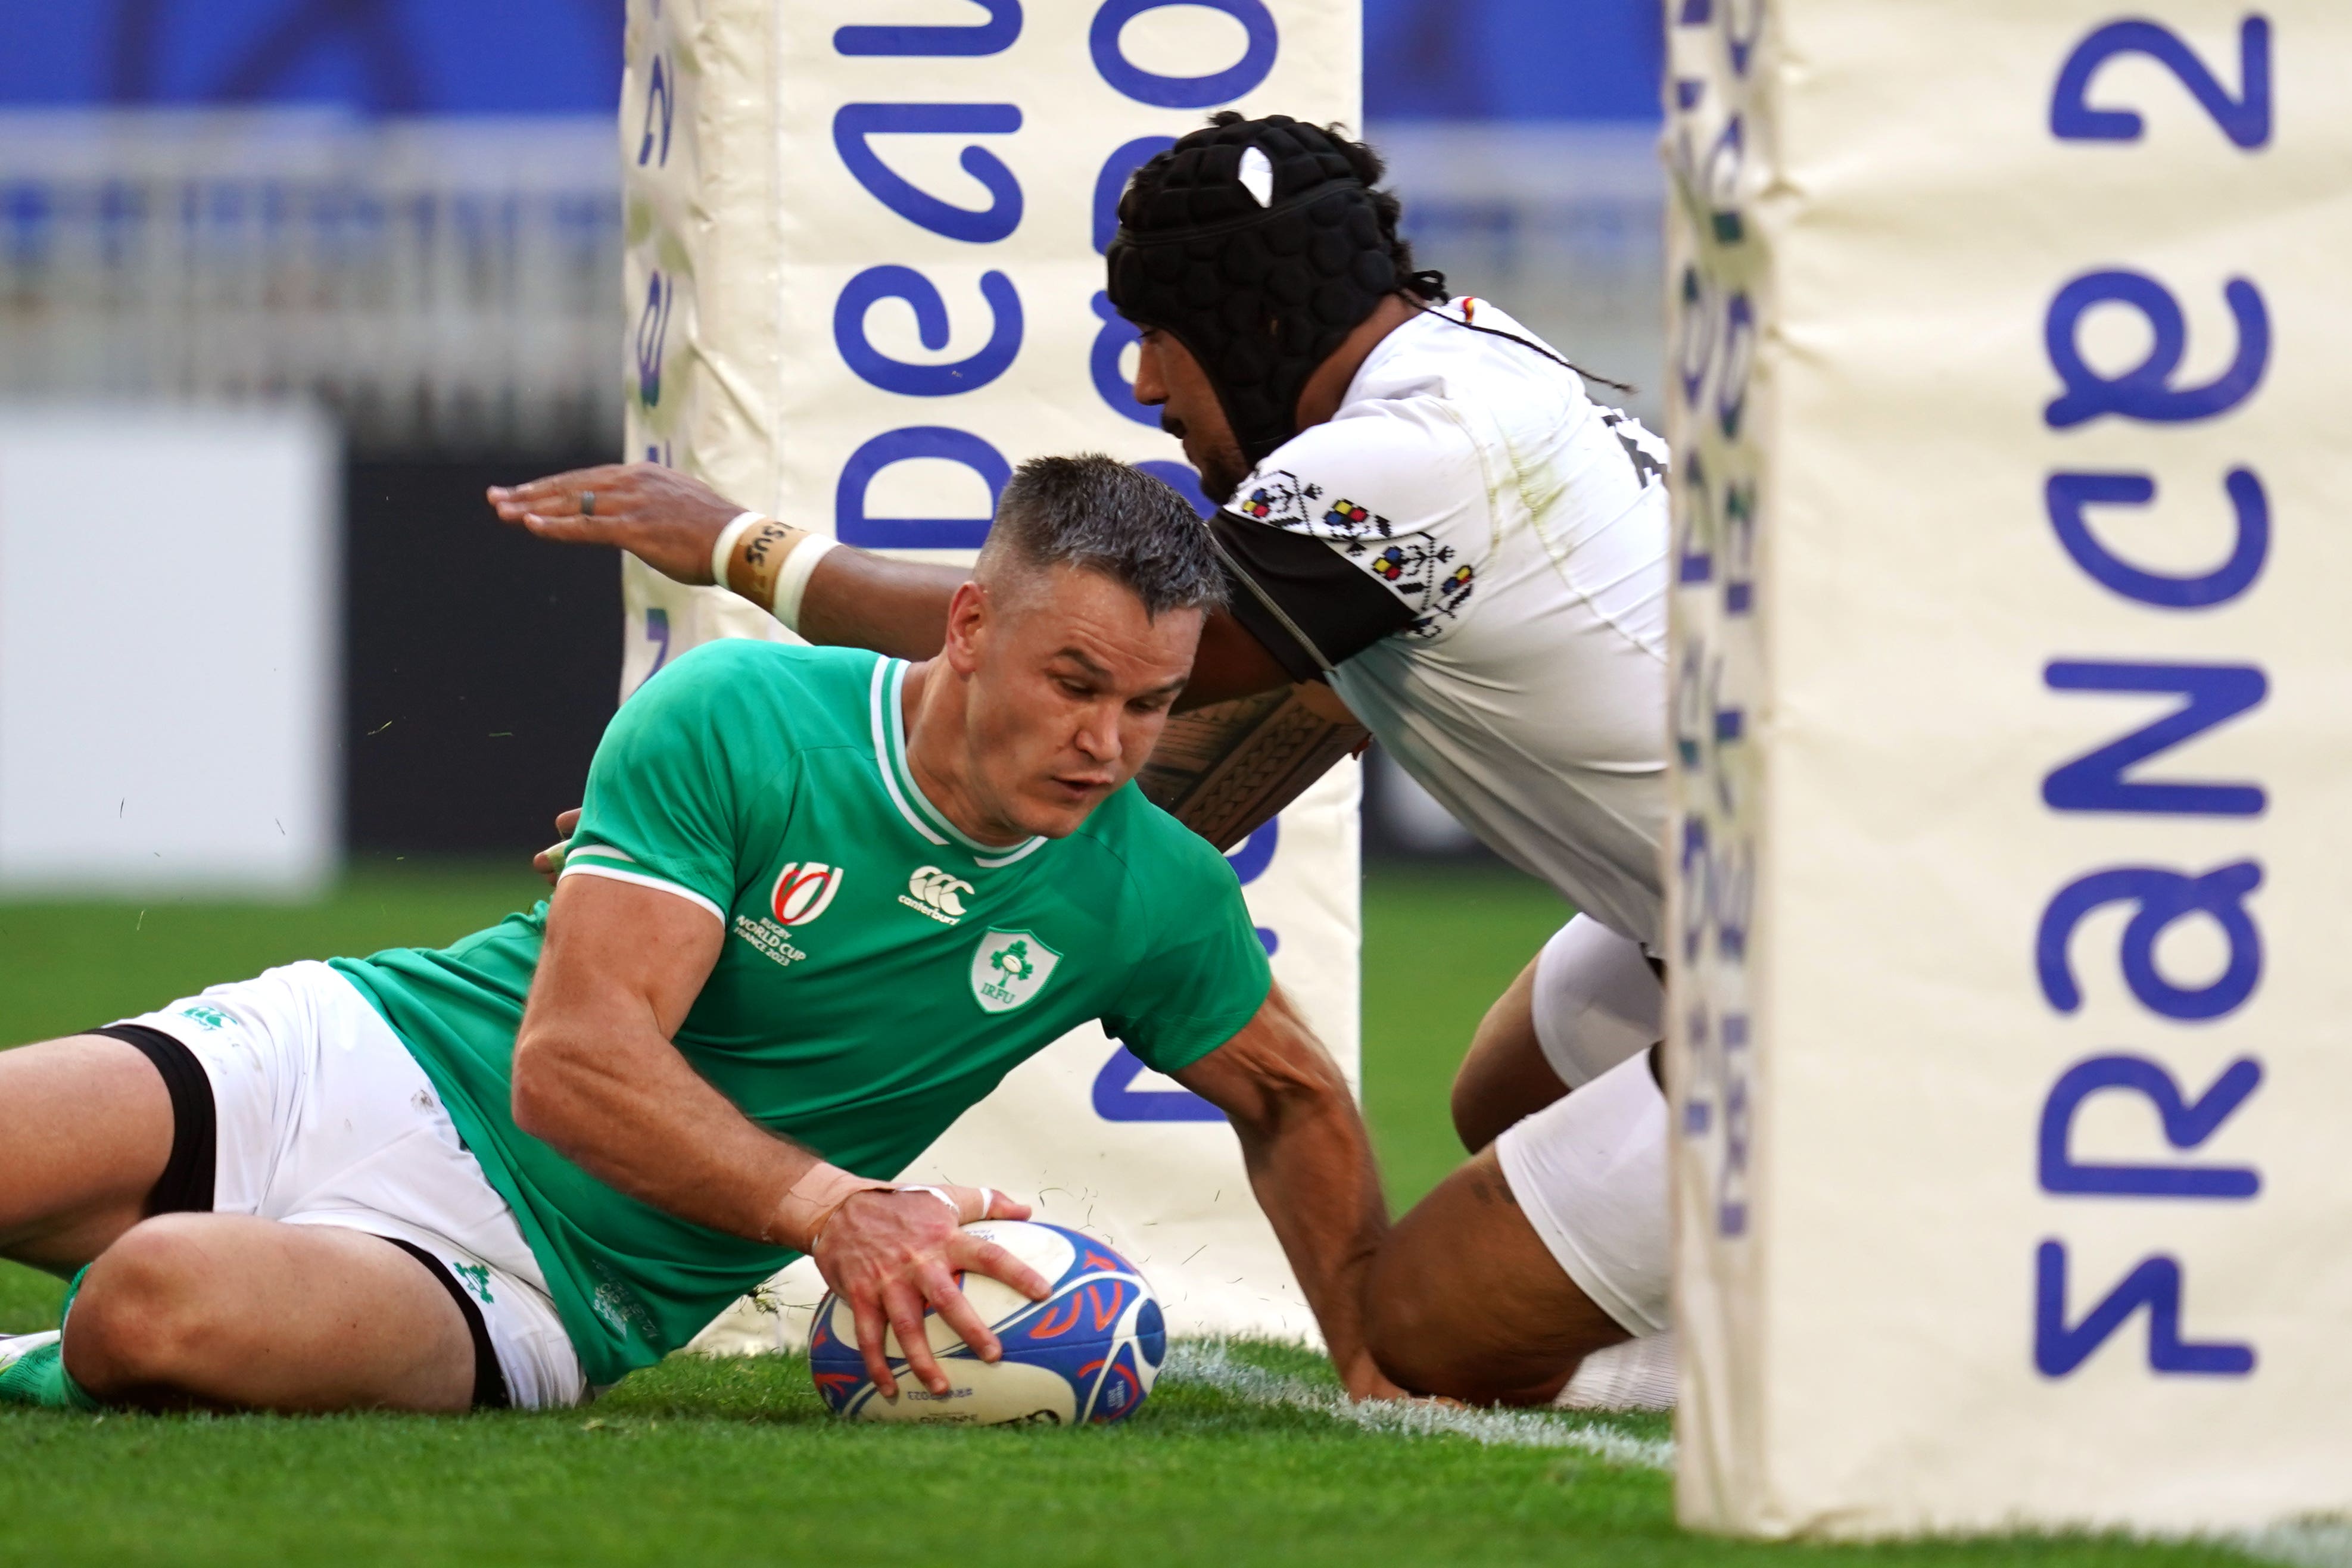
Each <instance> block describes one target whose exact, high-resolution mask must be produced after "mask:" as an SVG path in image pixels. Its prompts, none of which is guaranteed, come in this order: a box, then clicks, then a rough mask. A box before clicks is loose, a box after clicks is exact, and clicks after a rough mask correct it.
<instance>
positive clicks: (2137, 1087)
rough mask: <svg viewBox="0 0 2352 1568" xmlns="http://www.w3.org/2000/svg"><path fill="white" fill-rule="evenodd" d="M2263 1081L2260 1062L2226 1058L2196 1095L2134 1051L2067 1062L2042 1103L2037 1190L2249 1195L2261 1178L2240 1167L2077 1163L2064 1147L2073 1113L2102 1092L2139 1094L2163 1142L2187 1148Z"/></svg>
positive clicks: (2257, 1188)
mask: <svg viewBox="0 0 2352 1568" xmlns="http://www.w3.org/2000/svg"><path fill="white" fill-rule="evenodd" d="M2262 1081H2263V1070H2262V1067H2261V1065H2260V1064H2259V1063H2257V1062H2254V1061H2249V1060H2246V1059H2243V1058H2242V1059H2240V1060H2239V1061H2233V1062H2231V1064H2230V1066H2229V1069H2228V1070H2227V1071H2224V1072H2223V1073H2222V1074H2221V1077H2219V1078H2217V1079H2215V1080H2214V1081H2213V1086H2212V1087H2211V1088H2210V1089H2208V1090H2207V1091H2205V1093H2204V1095H2203V1097H2202V1098H2200V1099H2199V1100H2197V1101H2196V1102H2195V1103H2190V1102H2189V1101H2188V1100H2186V1099H2184V1098H2183V1097H2182V1095H2181V1092H2180V1085H2179V1082H2177V1081H2175V1079H2174V1078H2173V1076H2172V1074H2171V1073H2169V1072H2168V1071H2165V1070H2164V1069H2163V1068H2161V1067H2159V1066H2158V1065H2157V1064H2156V1063H2155V1062H2153V1061H2148V1060H2147V1058H2145V1057H2139V1056H2096V1057H2093V1058H2092V1059H2091V1060H2090V1061H2078V1062H2076V1063H2075V1064H2074V1066H2072V1067H2070V1068H2068V1069H2067V1070H2066V1071H2065V1072H2064V1074H2063V1075H2062V1076H2061V1077H2060V1078H2059V1080H2058V1083H2057V1086H2056V1087H2055V1088H2053V1089H2052V1090H2051V1091H2050V1098H2049V1100H2048V1101H2047V1102H2045V1103H2043V1105H2042V1191H2044V1192H2065V1193H2096V1194H2099V1195H2101V1196H2104V1197H2219V1198H2234V1199H2242V1198H2250V1197H2253V1196H2254V1195H2255V1194H2256V1193H2258V1192H2260V1191H2261V1190H2262V1186H2263V1180H2262V1177H2261V1176H2258V1175H2257V1174H2255V1172H2254V1171H2253V1170H2252V1169H2251V1168H2249V1167H2247V1166H2106V1165H2100V1166H2094V1165H2080V1164H2077V1163H2076V1162H2075V1160H2074V1155H2072V1154H2071V1153H2070V1152H2069V1147H2070V1142H2071V1139H2072V1135H2073V1133H2074V1113H2075V1112H2076V1111H2077V1110H2079V1109H2081V1108H2082V1104H2083V1102H2084V1101H2085V1100H2087V1099H2089V1098H2090V1097H2091V1096H2092V1095H2094V1094H2096V1093H2098V1092H2101V1091H2102V1090H2109V1089H2128V1090H2131V1091H2133V1092H2136V1093H2138V1094H2142V1095H2145V1096H2146V1097H2147V1100H2148V1102H2149V1103H2151V1104H2153V1105H2154V1106H2155V1107H2156V1113H2157V1115H2158V1117H2159V1118H2160V1119H2161V1120H2162V1121H2163V1123H2164V1138H2165V1142H2167V1143H2168V1144H2170V1145H2172V1146H2173V1147H2174V1148H2176V1149H2193V1148H2196V1147H2197V1146H2198V1145H2200V1144H2202V1143H2204V1142H2205V1140H2207V1139H2208V1138H2210V1137H2211V1136H2212V1135H2213V1134H2214V1133H2215V1132H2217V1131H2219V1130H2220V1128H2221V1124H2222V1123H2223V1122H2225V1121H2227V1120H2229V1118H2230V1115H2231V1113H2232V1112H2234V1111H2236V1110H2237V1108H2238V1107H2239V1106H2241V1105H2242V1104H2244V1103H2246V1097H2247V1096H2248V1095H2250V1094H2252V1092H2254V1089H2255V1087H2256V1086H2257V1085H2259V1084H2260V1083H2261V1082H2262Z"/></svg>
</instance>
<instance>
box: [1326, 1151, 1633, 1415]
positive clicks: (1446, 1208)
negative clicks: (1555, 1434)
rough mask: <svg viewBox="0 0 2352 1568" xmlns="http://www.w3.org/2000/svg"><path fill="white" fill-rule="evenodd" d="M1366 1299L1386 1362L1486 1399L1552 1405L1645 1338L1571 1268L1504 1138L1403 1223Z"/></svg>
mask: <svg viewBox="0 0 2352 1568" xmlns="http://www.w3.org/2000/svg"><path fill="white" fill-rule="evenodd" d="M1366 1297H1367V1305H1368V1317H1369V1333H1370V1341H1371V1352H1372V1358H1373V1360H1375V1361H1377V1362H1378V1363H1379V1364H1380V1367H1381V1371H1382V1372H1385V1373H1387V1374H1388V1375H1389V1377H1390V1378H1391V1380H1393V1381H1394V1382H1396V1383H1397V1384H1399V1385H1402V1386H1403V1387H1406V1388H1410V1389H1412V1391H1413V1392H1415V1393H1417V1394H1439V1395H1445V1396H1450V1397H1452V1398H1455V1399H1465V1400H1468V1401H1470V1402H1471V1403H1473V1404H1478V1405H1491V1404H1502V1405H1548V1404H1549V1403H1550V1402H1551V1400H1552V1399H1553V1397H1554V1396H1557V1395H1558V1394H1559V1391H1560V1389H1562V1388H1563V1387H1565V1386H1566V1385H1567V1384H1568V1380H1569V1378H1570V1376H1571V1375H1574V1373H1575V1371H1576V1365H1577V1363H1579V1362H1580V1361H1581V1360H1583V1359H1584V1357H1586V1356H1587V1355H1589V1354H1591V1353H1592V1352H1594V1351H1596V1350H1599V1349H1601V1348H1602V1347H1603V1346H1605V1345H1612V1344H1615V1343H1619V1342H1620V1341H1622V1340H1626V1339H1630V1338H1632V1337H1633V1336H1632V1335H1630V1334H1628V1333H1626V1332H1625V1330H1624V1329H1623V1328H1622V1327H1620V1326H1619V1325H1618V1323H1617V1322H1616V1321H1615V1320H1614V1319H1612V1317H1610V1316H1609V1314H1608V1313H1606V1312H1602V1311H1601V1309H1600V1308H1599V1307H1597V1306H1595V1305H1594V1304H1593V1303H1592V1300H1591V1298H1590V1297H1589V1296H1587V1295H1586V1294H1585V1293H1584V1292H1583V1291H1580V1290H1579V1289H1578V1288H1577V1285H1576V1282H1575V1281H1572V1280H1570V1278H1569V1277H1568V1276H1567V1274H1565V1273H1563V1272H1562V1271H1561V1270H1560V1266H1559V1263H1558V1262H1557V1261H1556V1260H1554V1259H1553V1258H1552V1255H1551V1252H1550V1249H1548V1248H1547V1247H1545V1245H1544V1243H1543V1239H1542V1238H1541V1237H1539V1236H1538V1235H1537V1234H1536V1230H1535V1227H1534V1226H1532V1225H1530V1224H1529V1223H1528V1218H1527V1216H1526V1215H1525V1214H1524V1213H1522V1212H1521V1211H1520V1208H1519V1206H1518V1202H1517V1199H1515V1198H1514V1197H1512V1196H1511V1186H1510V1183H1509V1182H1508V1181H1507V1180H1506V1179H1505V1178H1504V1176H1503V1171H1502V1167H1501V1166H1500V1165H1499V1164H1497V1163H1496V1158H1495V1152H1494V1150H1493V1149H1492V1148H1488V1149H1486V1151H1484V1152H1483V1153H1481V1154H1478V1155H1475V1156H1474V1157H1473V1158H1471V1159H1470V1160H1469V1161H1467V1162H1466V1163H1465V1164H1464V1165H1463V1166H1461V1167H1460V1168H1459V1169H1457V1170H1455V1171H1454V1174H1453V1175H1452V1176H1447V1177H1446V1178H1445V1179H1444V1181H1443V1182H1440V1183H1439V1184H1438V1186H1437V1189H1436V1190H1435V1191H1434V1192H1432V1193H1431V1194H1430V1195H1429V1196H1428V1197H1425V1198H1423V1199H1422V1200H1421V1202H1420V1204H1419V1205H1417V1206H1416V1207H1414V1208H1413V1210H1412V1213H1410V1214H1408V1215H1406V1216H1405V1217H1404V1218H1402V1219H1401V1220H1399V1221H1398V1222H1397V1225H1396V1228H1395V1229H1393V1230H1392V1231H1391V1232H1390V1233H1389V1239H1388V1241H1387V1242H1386V1243H1385V1244H1384V1245H1383V1246H1382V1247H1381V1251H1380V1256H1379V1257H1378V1258H1376V1259H1375V1260H1373V1263H1372V1270H1371V1277H1370V1282H1369V1285H1368V1287H1367V1290H1366Z"/></svg>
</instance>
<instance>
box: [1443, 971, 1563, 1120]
mask: <svg viewBox="0 0 2352 1568" xmlns="http://www.w3.org/2000/svg"><path fill="white" fill-rule="evenodd" d="M1538 961H1539V960H1538V959H1534V958H1530V959H1528V967H1526V968H1524V969H1522V970H1520V971H1519V977H1518V978H1517V979H1516V980H1513V981H1512V982H1511V984H1510V988H1508V989H1507V990H1506V991H1504V993H1503V994H1502V996H1501V997H1499V998H1496V1002H1495V1005H1494V1006H1493V1007H1491V1008H1488V1009H1486V1017H1485V1018H1484V1019H1480V1020H1479V1023H1478V1032H1477V1034H1475V1036H1473V1037H1472V1039H1471V1041H1470V1051H1469V1054H1468V1055H1466V1056H1465V1057H1464V1058H1463V1059H1462V1067H1461V1071H1458V1072H1456V1073H1455V1074H1454V1132H1455V1134H1458V1135H1459V1136H1460V1138H1461V1139H1462V1146H1463V1147H1464V1148H1465V1149H1467V1150H1468V1151H1469V1152H1470V1153H1472V1154H1474V1155H1475V1154H1476V1153H1477V1152H1478V1151H1479V1150H1481V1149H1483V1148H1485V1147H1486V1145H1489V1144H1491V1143H1493V1142H1494V1141H1495V1140H1496V1138H1498V1137H1501V1136H1502V1135H1503V1129H1504V1128H1506V1127H1508V1126H1509V1125H1510V1124H1512V1123H1514V1122H1517V1120H1519V1119H1520V1118H1521V1117H1523V1116H1531V1115H1533V1114H1534V1113H1536V1112H1538V1111H1540V1110H1542V1109H1543V1108H1544V1107H1545V1106H1547V1105H1549V1104H1550V1103H1552V1102H1553V1101H1555V1100H1557V1099H1559V1097H1560V1096H1561V1095H1563V1094H1565V1093H1567V1092H1568V1085H1567V1084H1565V1083H1563V1082H1560V1081H1559V1073H1557V1072H1555V1071H1552V1067H1551V1063H1550V1062H1549V1061H1545V1060H1544V1053H1543V1046H1542V1044H1541V1043H1540V1042H1539V1041H1538V1040H1537V1039H1536V1022H1535V1013H1534V1005H1533V1004H1534V999H1535V988H1536V965H1537V963H1538Z"/></svg>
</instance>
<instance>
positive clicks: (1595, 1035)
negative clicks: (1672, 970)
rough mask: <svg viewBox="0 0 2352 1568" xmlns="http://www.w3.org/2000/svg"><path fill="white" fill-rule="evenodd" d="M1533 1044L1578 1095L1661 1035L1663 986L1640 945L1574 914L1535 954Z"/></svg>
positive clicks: (1653, 1043) (1654, 1042)
mask: <svg viewBox="0 0 2352 1568" xmlns="http://www.w3.org/2000/svg"><path fill="white" fill-rule="evenodd" d="M1530 999H1531V1002H1532V1005H1533V1011H1534V1021H1535V1027H1536V1043H1537V1044H1538V1045H1539V1046H1540V1047H1542V1049H1543V1055H1544V1061H1547V1062H1549V1063H1550V1065H1551V1070H1552V1071H1553V1072H1555V1073H1557V1074H1558V1075H1559V1081H1560V1082H1562V1083H1565V1084H1567V1085H1568V1086H1569V1087H1570V1089H1580V1088H1582V1087H1583V1086H1584V1085H1585V1084H1587V1083H1590V1082H1592V1081H1593V1080H1594V1079H1596V1078H1598V1077H1600V1076H1601V1074H1602V1073H1604V1072H1606V1071H1609V1070H1610V1069H1611V1068H1612V1067H1614V1066H1616V1065H1617V1064H1618V1063H1619V1062H1621V1061H1625V1060H1626V1059H1627V1058H1629V1057H1633V1056H1637V1055H1639V1054H1641V1053H1642V1052H1643V1051H1647V1050H1649V1049H1650V1047H1651V1046H1653V1045H1655V1044H1656V1043H1657V1042H1658V1041H1659V1040H1664V1038H1665V1035H1666V1026H1665V1014H1666V988H1665V987H1664V985H1663V984H1662V983H1660V981H1659V979H1658V976H1657V971H1655V970H1654V969H1653V968H1651V967H1650V961H1649V959H1647V958H1646V957H1644V956H1643V954H1642V947H1641V944H1639V943H1637V942H1635V941H1633V939H1632V938H1631V937H1627V936H1618V935H1617V933H1615V932H1614V931H1612V930H1610V929H1609V927H1607V926H1606V925H1601V922H1599V921H1598V920H1594V919H1592V918H1591V916H1589V915H1578V916H1576V918H1574V919H1573V920H1570V922H1569V923H1568V924H1567V925H1563V926H1561V927H1560V928H1559V931H1558V932H1557V933H1556V934H1555V935H1554V936H1552V939H1551V940H1550V941H1549V942H1547V943H1545V944H1544V946H1543V951H1542V952H1541V953H1538V955H1536V977H1535V994H1534V996H1533V997H1532V998H1530Z"/></svg>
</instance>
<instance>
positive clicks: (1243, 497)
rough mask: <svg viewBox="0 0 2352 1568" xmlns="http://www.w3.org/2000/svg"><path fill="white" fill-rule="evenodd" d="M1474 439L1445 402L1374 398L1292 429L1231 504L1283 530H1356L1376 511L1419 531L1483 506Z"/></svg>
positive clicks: (1482, 483) (1236, 510)
mask: <svg viewBox="0 0 2352 1568" xmlns="http://www.w3.org/2000/svg"><path fill="white" fill-rule="evenodd" d="M1486 493H1487V486H1486V477H1485V474H1484V470H1483V468H1482V466H1481V462H1480V458H1479V455H1478V445H1477V443H1476V442H1475V440H1474V439H1473V438H1472V437H1471V435H1470V433H1469V431H1468V430H1467V429H1466V428H1465V426H1464V424H1463V423H1462V421H1461V420H1460V419H1459V418H1458V417H1456V416H1455V414H1454V413H1453V412H1452V411H1450V410H1448V409H1447V408H1446V407H1445V406H1444V403H1443V402H1442V401H1441V400H1438V399H1434V398H1430V397H1422V396H1415V397H1408V398H1396V399H1387V398H1381V399H1370V400H1365V401H1362V402H1354V403H1350V404H1349V405H1348V406H1347V407H1345V408H1343V409H1341V410H1340V411H1339V413H1338V414H1337V415H1335V416H1334V417H1332V418H1331V419H1329V420H1327V421H1326V422H1324V423H1321V424H1317V425H1310V426H1308V427H1307V429H1305V430H1302V431H1300V432H1299V433H1298V434H1297V435H1294V436H1292V437H1291V438H1290V439H1289V440H1288V441H1286V442H1285V443H1283V444H1282V445H1280V446H1279V447H1276V449H1275V451H1274V452H1273V453H1272V454H1271V455H1269V456H1268V457H1267V458H1266V459H1265V462H1263V463H1261V464H1260V465H1258V467H1257V468H1256V470H1255V472H1253V473H1252V474H1251V475H1250V476H1249V477H1248V478H1247V479H1244V481H1243V482H1242V484H1241V486H1240V487H1239V488H1238V489H1236V490H1235V491H1234V498H1233V500H1232V501H1231V502H1230V503H1228V505H1227V507H1226V510H1228V511H1231V512H1234V513H1236V514H1237V515H1239V516H1241V517H1246V518H1249V519H1251V520H1253V521H1255V522H1262V523H1266V524H1269V525H1272V526H1274V527H1276V528H1294V529H1297V530H1300V531H1303V532H1306V533H1310V534H1317V535H1322V534H1326V533H1329V532H1333V531H1336V532H1338V533H1340V534H1343V535H1348V536H1350V537H1352V536H1354V535H1355V534H1357V533H1358V532H1359V531H1360V528H1361V527H1362V526H1363V524H1364V521H1365V519H1364V518H1363V517H1360V516H1359V514H1360V513H1366V512H1369V513H1372V514H1377V515H1379V516H1380V517H1384V518H1386V519H1388V520H1389V522H1390V523H1391V525H1392V527H1394V528H1402V529H1406V530H1418V529H1423V528H1430V527H1433V526H1436V525H1439V524H1442V523H1444V522H1445V521H1446V520H1448V519H1451V518H1454V517H1459V516H1461V515H1462V514H1463V513H1464V512H1465V510H1478V509H1482V508H1483V507H1484V506H1485V502H1486Z"/></svg>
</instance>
